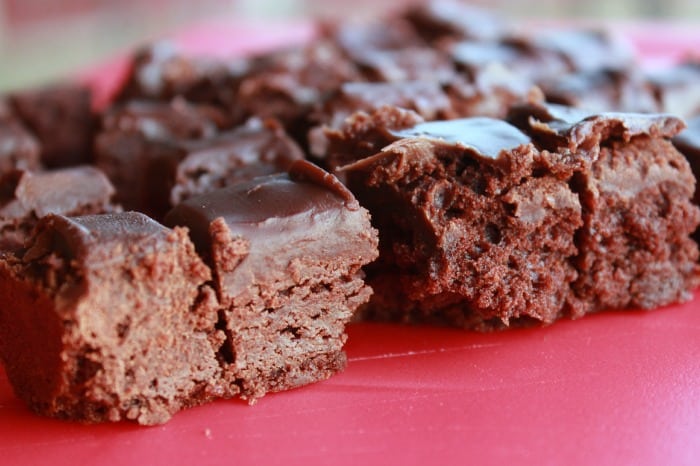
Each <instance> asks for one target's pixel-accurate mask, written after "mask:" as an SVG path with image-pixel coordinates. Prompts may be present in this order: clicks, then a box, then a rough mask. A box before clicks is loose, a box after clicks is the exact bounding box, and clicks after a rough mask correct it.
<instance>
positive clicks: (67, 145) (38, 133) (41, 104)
mask: <svg viewBox="0 0 700 466" xmlns="http://www.w3.org/2000/svg"><path fill="white" fill-rule="evenodd" d="M10 99H11V102H12V105H13V108H14V111H15V113H16V115H17V117H18V118H19V119H20V120H21V121H22V123H23V125H24V126H25V127H26V128H28V129H29V130H30V131H31V132H32V134H33V135H34V136H35V137H36V138H37V140H38V141H39V143H40V144H41V161H42V163H43V164H44V165H45V166H47V167H49V168H55V167H68V166H73V165H81V164H85V163H88V162H89V161H90V160H91V159H92V138H93V133H94V130H95V128H94V121H93V114H92V109H91V92H90V89H89V88H88V87H85V86H81V85H77V84H57V85H53V86H49V87H45V88H41V89H32V90H28V91H22V92H16V93H14V94H12V95H11V97H10Z"/></svg>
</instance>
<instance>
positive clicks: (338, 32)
mask: <svg viewBox="0 0 700 466" xmlns="http://www.w3.org/2000/svg"><path fill="white" fill-rule="evenodd" d="M327 35H328V37H329V40H331V41H332V42H333V43H334V44H336V46H337V47H338V48H339V49H340V50H341V51H342V52H343V53H344V54H345V56H346V57H347V59H349V60H350V61H351V62H352V63H353V64H355V66H356V67H357V69H358V70H359V72H360V74H361V76H362V77H363V78H364V79H365V80H368V81H377V82H396V81H415V80H432V81H438V82H445V81H448V80H449V79H451V78H452V77H453V76H454V74H455V70H454V65H453V64H452V62H451V60H450V58H449V56H448V55H447V54H445V53H443V52H442V51H441V50H438V49H435V48H432V47H429V46H428V44H427V43H426V42H425V41H424V40H423V39H421V38H420V36H419V35H418V34H417V33H416V32H415V30H414V29H413V28H412V27H411V25H410V24H409V23H407V22H405V21H403V20H401V19H400V18H395V17H394V18H387V19H385V20H382V21H373V22H368V23H363V24H353V23H347V24H340V25H336V27H335V28H334V29H333V28H329V29H328V30H327Z"/></svg>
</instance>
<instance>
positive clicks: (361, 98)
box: [309, 81, 452, 158]
mask: <svg viewBox="0 0 700 466" xmlns="http://www.w3.org/2000/svg"><path fill="white" fill-rule="evenodd" d="M383 106H396V107H401V108H405V109H409V110H413V111H415V112H416V113H418V114H419V115H420V116H421V117H423V118H424V119H426V120H435V119H439V118H447V117H448V115H450V114H451V113H452V110H451V107H452V103H451V102H450V98H449V96H448V94H447V92H445V90H444V89H443V88H442V86H441V85H440V84H439V83H437V82H434V81H403V82H391V83H376V82H348V83H344V84H343V85H342V86H341V87H340V89H338V91H337V92H335V93H334V94H333V95H332V96H329V97H328V98H327V99H326V100H325V101H324V102H323V104H322V105H320V106H319V108H318V109H317V110H316V111H315V112H314V114H313V116H312V119H313V120H315V121H316V122H318V123H319V125H318V126H316V127H314V128H312V130H311V131H310V132H309V148H310V149H309V151H310V153H311V154H312V155H314V156H316V157H320V158H324V157H325V156H326V152H327V145H328V143H327V141H326V137H325V134H324V133H325V131H326V130H339V129H340V128H341V127H342V126H343V123H344V122H345V120H346V118H348V117H349V116H350V115H352V114H353V113H356V112H359V111H363V112H371V111H373V110H376V109H378V108H380V107H383Z"/></svg>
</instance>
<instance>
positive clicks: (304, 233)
mask: <svg viewBox="0 0 700 466" xmlns="http://www.w3.org/2000/svg"><path fill="white" fill-rule="evenodd" d="M166 224H168V225H182V226H186V227H187V228H188V229H189V231H190V235H191V236H192V239H193V241H194V243H195V245H196V247H197V250H198V251H199V252H200V253H201V254H202V255H203V257H204V258H205V260H206V261H207V262H208V263H209V265H210V267H211V268H212V270H213V274H214V286H215V289H216V291H217V296H218V299H219V303H220V305H219V326H220V328H222V329H224V330H225V332H226V335H227V341H226V344H225V347H224V350H223V351H222V354H223V355H224V356H225V358H226V359H225V362H226V363H227V364H224V366H223V367H224V378H225V379H226V380H227V381H229V383H231V384H233V385H235V386H238V387H240V390H241V396H242V397H243V398H246V399H248V400H251V402H253V401H255V400H256V399H257V398H259V397H261V396H263V395H264V394H265V393H266V392H271V391H279V390H285V389H289V388H293V387H297V386H300V385H304V384H308V383H311V382H315V381H318V380H322V379H325V378H327V377H329V376H331V375H332V374H334V373H335V372H337V371H339V370H341V369H343V368H344V367H345V364H346V357H345V354H344V353H343V351H342V347H343V344H344V343H345V340H346V338H347V336H346V334H345V324H346V323H347V322H348V321H349V320H350V319H351V317H352V315H353V312H354V311H355V309H356V308H357V307H358V306H359V305H360V304H362V303H364V302H366V301H367V299H368V298H369V295H370V294H371V289H370V288H369V287H368V286H366V285H365V284H364V281H363V273H362V270H361V267H362V266H363V265H365V264H367V263H369V262H370V261H372V260H373V259H374V258H375V257H376V255H377V237H376V231H375V230H374V229H372V228H371V226H370V222H369V215H368V213H367V211H366V210H365V209H363V208H362V207H360V205H359V204H358V203H357V201H356V200H355V199H354V197H353V196H352V194H351V193H350V192H349V191H348V190H347V189H346V188H345V187H344V186H343V185H342V184H340V182H339V181H338V180H337V179H336V178H335V177H333V176H331V175H330V174H328V173H326V172H324V171H323V170H321V169H320V168H318V167H316V166H314V165H312V164H311V163H310V162H307V161H298V162H295V163H294V164H293V165H292V167H291V168H290V171H289V174H276V175H270V176H267V177H259V178H255V179H253V180H251V181H248V182H244V183H240V184H236V185H233V186H230V187H227V188H224V189H221V190H217V191H212V192H210V193H207V194H203V195H201V196H196V197H192V198H190V199H189V200H186V201H184V202H182V203H181V204H179V205H178V206H176V207H175V208H174V209H173V210H172V211H171V212H170V213H168V215H167V217H166Z"/></svg>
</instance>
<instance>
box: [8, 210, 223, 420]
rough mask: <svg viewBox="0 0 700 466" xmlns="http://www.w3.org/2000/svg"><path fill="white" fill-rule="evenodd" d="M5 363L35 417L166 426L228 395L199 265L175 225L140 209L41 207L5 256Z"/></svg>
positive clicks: (212, 311) (205, 276)
mask: <svg viewBox="0 0 700 466" xmlns="http://www.w3.org/2000/svg"><path fill="white" fill-rule="evenodd" d="M0 275H1V276H2V279H1V280H0V292H1V293H2V296H5V297H6V302H11V303H13V305H12V306H11V307H10V306H3V309H2V311H1V312H0V318H1V325H0V332H1V334H2V339H3V345H0V346H1V348H0V350H1V351H2V353H1V355H2V359H3V361H4V362H5V369H6V371H7V375H8V378H9V379H10V381H11V382H12V385H13V387H14V389H15V392H16V393H17V395H18V396H19V397H20V398H22V399H24V400H25V401H26V402H27V404H28V405H29V407H30V408H31V409H32V410H34V411H36V412H38V413H40V414H44V415H49V416H53V417H59V418H66V419H82V420H84V421H88V422H98V421H117V420H120V419H129V420H135V421H138V422H139V423H141V424H158V423H162V422H165V421H166V420H168V419H169V418H170V416H171V415H172V414H173V413H175V412H176V411H178V410H180V409H182V408H184V407H187V406H193V405H196V404H199V403H202V402H204V401H208V400H211V399H212V398H214V397H215V396H217V397H220V396H224V395H225V394H226V393H225V392H224V391H223V389H222V388H221V387H220V386H217V385H216V381H217V374H218V373H219V372H220V367H219V365H218V363H217V361H216V358H215V353H214V349H215V345H216V344H220V343H221V342H220V339H221V338H220V335H217V334H216V333H215V332H213V324H214V322H215V320H216V314H215V312H216V311H215V309H213V308H209V307H208V306H205V305H199V304H200V303H199V302H198V301H197V298H198V296H199V292H200V287H201V286H202V285H203V284H204V282H205V281H206V280H207V279H208V278H209V270H208V268H207V267H206V266H205V265H204V264H203V263H202V262H201V260H200V259H199V257H197V255H196V254H195V253H194V247H193V246H192V244H191V242H190V241H189V239H188V238H187V233H186V232H185V231H184V230H174V231H172V230H169V229H166V228H164V227H162V226H161V225H159V224H157V223H156V222H154V221H152V220H150V219H148V218H147V217H146V216H144V215H142V214H137V213H121V214H106V215H101V216H86V217H74V218H70V219H69V218H67V217H62V216H53V215H50V216H48V217H46V218H44V219H43V220H42V221H40V224H39V227H38V230H37V233H36V235H35V236H34V237H33V238H32V241H31V242H30V244H29V245H28V249H27V251H26V252H25V253H24V255H23V256H22V257H21V258H18V259H16V260H15V261H13V262H12V263H3V264H2V268H1V269H0Z"/></svg>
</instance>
